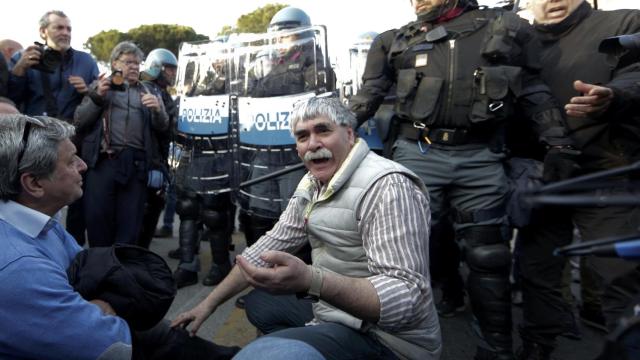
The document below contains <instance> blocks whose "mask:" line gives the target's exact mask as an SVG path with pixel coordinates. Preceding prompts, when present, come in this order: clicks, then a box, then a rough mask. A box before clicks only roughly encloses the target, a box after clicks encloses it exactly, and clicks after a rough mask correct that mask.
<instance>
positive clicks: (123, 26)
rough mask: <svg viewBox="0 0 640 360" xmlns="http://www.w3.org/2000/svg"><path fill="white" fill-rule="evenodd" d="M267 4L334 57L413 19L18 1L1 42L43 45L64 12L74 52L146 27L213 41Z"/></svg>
mask: <svg viewBox="0 0 640 360" xmlns="http://www.w3.org/2000/svg"><path fill="white" fill-rule="evenodd" d="M269 3H281V4H289V5H291V6H296V7H299V8H301V9H302V10H304V11H305V12H306V13H307V14H308V15H309V16H310V17H311V22H312V24H314V25H325V26H327V33H328V37H329V53H330V56H332V57H334V56H337V55H338V54H337V53H338V52H345V53H346V52H347V51H348V48H349V46H350V45H351V44H352V43H353V42H354V41H355V39H356V38H357V36H358V35H360V34H361V33H363V32H367V31H376V32H382V31H384V30H387V29H391V28H393V27H399V26H401V25H404V24H406V23H407V22H409V21H411V20H412V19H413V18H414V14H413V8H412V7H411V5H410V2H409V0H343V1H337V0H324V1H318V0H279V1H278V0H276V1H268V0H238V1H220V0H212V1H211V0H210V1H202V0H199V1H194V0H178V1H145V0H129V1H123V0H110V1H107V2H104V3H102V2H95V1H77V0H73V1H71V0H19V1H14V2H12V5H11V7H10V8H11V13H12V14H13V16H6V14H5V16H3V21H1V22H0V39H2V38H11V39H13V40H16V41H18V42H20V43H21V44H22V45H23V46H25V47H26V46H27V45H30V44H32V43H33V42H34V41H39V40H40V39H39V36H38V20H39V19H40V17H41V16H42V15H43V14H44V13H45V12H47V11H48V10H52V9H56V10H62V11H64V12H65V13H66V14H67V16H68V17H69V19H70V20H71V26H72V28H73V30H72V33H71V45H72V46H73V47H74V48H76V49H82V44H83V43H84V42H86V40H87V39H88V38H89V37H91V36H93V35H95V34H97V33H99V32H100V31H102V30H111V29H117V30H120V31H122V32H126V31H128V30H130V29H132V28H135V27H138V26H140V25H143V24H178V25H186V26H191V27H192V28H193V29H194V30H195V31H196V32H197V33H200V34H204V35H207V36H209V37H210V38H213V37H214V36H215V35H216V33H217V32H218V31H219V30H220V29H221V28H222V26H224V25H234V24H235V22H236V20H237V19H238V17H240V16H241V15H243V14H246V13H249V12H251V11H253V10H255V9H257V8H259V7H261V6H264V5H266V4H269ZM168 4H176V6H173V7H171V6H169V5H168ZM204 4H206V8H205V7H204V6H205V5H204ZM334 52H335V53H336V54H333V53H334Z"/></svg>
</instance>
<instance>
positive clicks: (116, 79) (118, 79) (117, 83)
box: [109, 69, 126, 91]
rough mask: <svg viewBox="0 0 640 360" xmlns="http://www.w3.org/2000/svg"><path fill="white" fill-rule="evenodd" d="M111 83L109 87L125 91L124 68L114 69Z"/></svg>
mask: <svg viewBox="0 0 640 360" xmlns="http://www.w3.org/2000/svg"><path fill="white" fill-rule="evenodd" d="M110 79H111V84H110V85H109V88H110V89H111V90H114V91H125V90H126V87H125V80H124V75H122V70H117V69H116V70H113V72H112V73H111V76H110Z"/></svg>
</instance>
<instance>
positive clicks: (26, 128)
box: [16, 117, 44, 169]
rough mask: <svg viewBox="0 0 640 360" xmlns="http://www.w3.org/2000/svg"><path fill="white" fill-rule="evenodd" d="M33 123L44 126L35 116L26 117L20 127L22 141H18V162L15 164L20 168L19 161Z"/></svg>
mask: <svg viewBox="0 0 640 360" xmlns="http://www.w3.org/2000/svg"><path fill="white" fill-rule="evenodd" d="M33 125H35V126H39V127H44V124H42V123H41V122H40V120H39V119H37V118H32V117H30V118H27V119H26V121H25V123H24V128H23V129H22V142H21V143H20V151H19V152H18V163H17V164H16V165H17V167H18V169H19V168H20V162H22V158H23V157H24V153H25V152H26V150H27V145H28V144H29V135H30V134H31V127H32V126H33Z"/></svg>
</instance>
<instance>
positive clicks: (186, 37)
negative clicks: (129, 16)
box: [84, 24, 209, 62]
mask: <svg viewBox="0 0 640 360" xmlns="http://www.w3.org/2000/svg"><path fill="white" fill-rule="evenodd" d="M208 39H209V38H208V37H207V36H205V35H202V34H197V33H196V32H195V31H194V30H193V28H191V27H189V26H182V25H168V24H153V25H141V26H139V27H137V28H135V29H131V30H129V31H128V32H127V33H121V32H119V31H117V30H109V31H101V32H100V33H98V34H97V35H94V36H92V37H90V38H89V40H87V42H86V43H85V44H84V46H85V47H86V48H87V49H88V50H89V51H90V52H91V54H93V55H94V56H95V57H96V59H98V61H103V62H109V56H110V55H111V50H112V49H113V48H114V47H115V46H116V44H118V43H119V42H121V41H124V40H129V41H133V42H134V43H136V44H137V45H138V46H139V47H140V49H141V50H142V52H144V53H145V54H148V53H149V51H151V50H153V49H156V48H165V49H168V50H170V51H171V52H173V53H174V54H176V55H177V54H178V50H179V47H180V43H182V42H185V41H198V40H208Z"/></svg>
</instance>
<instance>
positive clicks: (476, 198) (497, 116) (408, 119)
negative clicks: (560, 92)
mask: <svg viewBox="0 0 640 360" xmlns="http://www.w3.org/2000/svg"><path fill="white" fill-rule="evenodd" d="M412 4H413V6H414V9H415V12H416V15H417V21H414V22H411V23H409V24H407V25H405V26H403V27H402V28H400V29H399V30H397V31H396V32H395V33H394V36H393V40H392V41H391V43H390V45H389V47H388V49H387V52H386V53H384V52H382V51H378V52H375V53H374V51H373V49H376V48H380V47H379V46H376V43H375V42H374V44H373V45H372V51H370V52H369V58H368V59H367V68H366V69H365V73H364V75H363V80H364V85H363V88H362V90H361V91H360V92H359V93H358V94H357V95H356V96H354V97H353V98H352V100H351V102H350V107H351V109H352V110H353V111H354V112H355V113H356V115H357V116H358V120H359V121H360V122H362V121H365V120H367V119H368V118H369V117H371V115H373V113H374V112H375V111H376V109H377V108H378V106H379V105H380V104H381V103H382V101H383V99H384V96H385V95H386V94H387V91H388V90H389V89H390V88H391V87H392V85H395V86H396V90H395V100H394V112H395V115H396V118H397V119H398V120H397V121H396V123H395V124H394V126H395V127H396V131H397V133H398V138H397V140H396V141H395V142H394V145H393V149H392V158H393V159H394V160H395V161H397V162H399V163H401V164H403V165H405V166H407V167H408V168H410V169H411V170H413V171H414V172H416V173H417V174H418V175H420V176H421V177H422V179H423V180H424V182H425V184H426V185H427V188H428V189H429V193H430V200H431V201H430V204H431V212H432V228H434V227H437V226H438V225H439V223H440V222H441V220H442V218H443V216H444V210H445V209H447V208H451V210H452V211H454V222H455V228H456V232H457V237H458V239H459V240H460V242H461V243H462V244H463V247H464V250H463V253H464V257H465V259H466V263H467V265H468V267H469V270H470V272H469V277H468V279H467V292H468V294H469V299H470V303H471V306H472V309H473V312H474V315H475V316H476V318H477V320H478V323H479V326H480V329H481V332H482V338H483V343H482V344H481V345H480V346H479V347H478V349H477V352H476V355H475V358H476V359H512V358H513V351H512V339H511V327H512V324H511V302H510V289H509V278H508V277H509V268H510V263H511V256H510V249H509V246H508V239H507V233H508V232H507V231H505V230H506V224H505V219H506V217H505V210H504V205H505V204H504V202H505V199H506V195H507V179H506V176H505V172H504V168H503V163H502V161H503V159H504V158H505V146H504V143H505V137H504V134H505V127H506V124H507V123H508V122H513V121H516V119H518V118H519V117H516V116H514V110H515V109H516V108H518V109H519V110H521V111H522V112H523V115H524V117H525V118H527V119H529V120H531V121H532V124H533V125H532V127H533V128H535V129H536V130H537V134H538V136H539V139H540V140H541V141H542V142H543V143H544V144H545V145H547V146H550V147H557V148H563V147H566V146H569V145H570V144H571V143H570V140H569V139H568V138H567V137H566V134H565V132H564V129H563V127H562V121H563V120H562V116H561V112H560V110H559V109H558V106H557V104H556V103H555V101H554V100H553V97H552V96H551V95H550V93H549V90H548V88H547V87H546V86H545V85H544V84H543V83H542V82H541V81H540V80H539V78H538V76H537V73H538V72H539V65H538V64H537V61H536V56H537V51H536V50H537V47H536V45H537V44H538V43H536V41H535V38H534V37H533V36H532V35H531V28H530V25H528V23H526V22H525V21H524V20H522V19H520V18H519V17H517V16H516V15H515V14H512V13H508V12H505V11H503V10H502V9H479V8H478V5H477V3H476V1H475V0H430V1H424V0H413V1H412ZM376 41H378V39H376ZM370 64H371V66H369V65H370ZM516 101H517V102H516ZM519 125H520V126H525V124H519ZM550 154H551V157H550V159H549V160H550V163H551V164H552V165H556V166H549V167H547V168H546V169H545V170H546V171H549V172H550V173H551V174H553V175H556V177H559V176H560V175H562V174H561V173H559V172H557V171H556V170H557V169H558V167H563V166H564V165H566V164H567V163H571V158H570V157H569V156H564V155H563V154H561V153H560V152H554V153H551V152H550ZM551 160H553V161H551ZM560 164H561V165H560ZM445 201H446V202H445ZM433 236H435V234H432V238H433Z"/></svg>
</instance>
